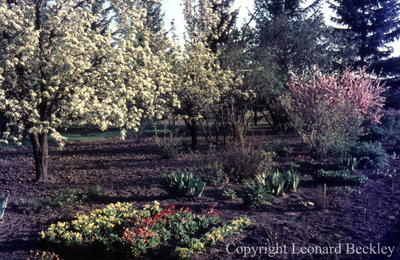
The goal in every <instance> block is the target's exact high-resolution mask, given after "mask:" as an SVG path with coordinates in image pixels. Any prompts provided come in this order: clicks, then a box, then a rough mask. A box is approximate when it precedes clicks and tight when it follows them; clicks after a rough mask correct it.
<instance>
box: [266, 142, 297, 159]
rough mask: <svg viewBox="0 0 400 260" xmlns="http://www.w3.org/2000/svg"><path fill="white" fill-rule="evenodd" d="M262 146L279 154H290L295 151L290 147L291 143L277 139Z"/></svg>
mask: <svg viewBox="0 0 400 260" xmlns="http://www.w3.org/2000/svg"><path fill="white" fill-rule="evenodd" d="M262 148H263V149H264V151H266V152H275V153H276V154H277V155H279V156H288V155H289V154H290V153H291V152H292V151H293V148H292V147H290V145H288V144H286V143H283V142H281V141H280V140H277V139H275V140H272V141H270V142H264V143H263V144H262Z"/></svg>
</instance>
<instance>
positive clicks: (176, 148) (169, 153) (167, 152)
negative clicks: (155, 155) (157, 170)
mask: <svg viewBox="0 0 400 260" xmlns="http://www.w3.org/2000/svg"><path fill="white" fill-rule="evenodd" d="M156 145H157V148H158V152H159V154H160V155H161V157H162V158H165V159H170V158H175V157H177V156H178V154H179V153H180V152H181V151H182V150H183V145H184V144H183V142H182V140H181V139H169V140H168V141H163V142H156Z"/></svg>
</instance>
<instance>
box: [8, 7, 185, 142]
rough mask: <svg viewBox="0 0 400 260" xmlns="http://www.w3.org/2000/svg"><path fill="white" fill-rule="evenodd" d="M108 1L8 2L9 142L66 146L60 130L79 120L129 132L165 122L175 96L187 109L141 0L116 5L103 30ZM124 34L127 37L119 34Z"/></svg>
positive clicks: (175, 104)
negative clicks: (36, 140)
mask: <svg viewBox="0 0 400 260" xmlns="http://www.w3.org/2000/svg"><path fill="white" fill-rule="evenodd" d="M34 2H41V3H40V4H38V3H34ZM103 2H104V1H94V0H47V1H46V0H44V1H29V0H18V1H17V4H8V3H7V1H5V0H2V1H0V111H5V115H6V117H7V118H8V123H7V130H6V131H5V133H4V141H5V140H7V139H8V140H9V139H12V140H14V141H15V142H21V139H22V138H23V136H24V134H25V133H28V134H42V133H49V134H51V135H52V136H53V137H54V138H55V140H56V141H57V142H58V143H59V144H61V145H62V144H63V143H64V142H65V140H64V138H63V137H62V136H61V135H60V134H59V133H58V131H57V129H59V128H60V127H67V126H69V125H71V124H75V123H77V122H79V123H80V124H82V125H84V124H92V125H95V126H98V127H100V128H101V129H103V130H105V129H107V128H108V127H110V126H116V127H119V128H120V129H121V130H122V133H123V135H124V133H125V131H126V130H129V129H136V128H137V127H138V125H139V123H140V121H141V120H142V118H143V117H146V116H157V117H161V116H162V114H163V112H164V111H165V109H164V105H165V104H166V102H170V101H171V100H168V99H171V97H172V101H171V102H172V104H173V105H174V106H179V103H178V102H177V101H176V97H175V96H171V95H170V94H169V93H171V91H172V87H173V82H174V81H175V79H176V76H174V74H173V73H171V65H170V64H169V63H168V62H166V58H165V56H164V54H163V53H161V52H159V53H153V52H152V50H151V49H150V48H149V44H148V41H149V40H150V39H151V32H150V31H149V30H148V29H147V28H145V26H144V21H145V19H146V11H145V10H144V9H140V1H139V0H135V1H112V2H111V4H112V5H115V6H114V10H115V15H116V16H117V17H118V23H116V24H115V25H113V26H114V28H113V29H107V30H105V31H101V30H100V29H99V28H94V27H93V24H95V23H96V22H97V21H99V19H100V18H101V12H100V11H95V10H101V9H102V5H104V3H103ZM38 5H40V6H38ZM96 5H97V6H96ZM38 7H39V8H38ZM94 7H97V8H94ZM38 10H39V11H38ZM116 31H121V32H123V33H121V35H122V36H121V35H120V36H119V37H118V38H117V37H114V36H115V33H114V32H116ZM138 33H140V34H141V35H142V36H143V37H142V38H143V40H142V41H140V42H139V41H138V37H137V35H138ZM166 97H168V99H167V98H166Z"/></svg>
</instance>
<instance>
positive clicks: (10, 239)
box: [0, 135, 400, 259]
mask: <svg viewBox="0 0 400 260" xmlns="http://www.w3.org/2000/svg"><path fill="white" fill-rule="evenodd" d="M278 137H279V138H280V139H281V140H283V141H285V142H288V143H291V144H293V147H295V149H294V151H293V155H295V154H297V155H298V154H300V153H301V152H302V151H303V150H304V147H302V145H301V144H300V142H299V140H298V139H297V138H295V137H294V136H274V135H271V136H267V138H269V139H274V138H278ZM262 138H264V139H265V138H266V137H265V136H257V137H253V139H255V140H254V141H256V142H258V141H261V140H262ZM203 141H204V140H203ZM198 153H199V155H196V156H194V155H193V154H192V153H190V152H183V153H181V154H180V155H178V156H177V157H176V158H172V159H162V158H161V156H160V155H159V154H158V153H157V146H156V145H155V144H154V142H153V140H152V139H151V138H144V139H142V140H141V142H136V139H134V138H128V139H127V140H125V141H122V140H119V139H107V140H101V141H91V142H81V143H69V144H67V145H66V146H65V147H64V149H63V150H61V151H60V150H58V149H57V148H56V147H51V151H50V154H51V162H50V172H51V175H52V179H51V182H50V183H44V184H35V183H33V182H32V181H33V180H34V178H35V175H34V172H33V171H34V163H33V159H32V156H31V151H30V150H29V149H28V148H26V149H25V148H24V149H18V150H6V151H0V167H1V168H0V190H1V192H0V194H1V193H3V192H8V193H10V199H9V205H8V208H7V209H6V212H5V216H4V218H3V220H1V221H0V259H26V258H27V257H28V256H29V255H31V254H32V253H30V251H31V250H33V251H35V250H41V251H44V250H45V251H53V252H55V253H57V254H58V255H60V256H61V257H62V258H63V259H90V258H92V259H96V258H97V259H101V258H102V255H101V254H99V253H98V252H97V253H94V252H90V251H88V250H83V249H81V250H77V251H74V252H73V253H71V252H70V251H68V250H67V251H66V250H63V249H62V248H59V247H51V246H48V245H45V246H44V245H43V244H42V243H40V242H39V237H40V236H39V232H40V231H42V230H47V229H48V228H49V226H50V225H51V224H53V223H57V222H59V221H70V220H72V219H74V218H75V216H76V214H77V213H79V214H88V213H89V212H91V211H93V210H95V209H100V208H103V207H105V206H106V205H107V204H110V203H116V202H129V203H132V204H133V207H135V208H137V209H140V208H142V207H143V206H144V205H145V204H151V203H153V201H155V200H157V201H158V202H160V204H161V206H167V205H176V206H177V207H181V206H184V207H189V208H190V209H191V210H192V211H193V212H195V213H199V214H200V213H202V212H204V211H205V210H206V209H207V208H209V207H215V208H216V209H217V210H221V212H222V216H221V218H222V219H223V221H225V222H226V221H227V220H229V219H232V218H234V217H236V216H240V215H247V216H249V217H250V218H251V219H252V220H253V221H254V223H255V224H254V225H253V226H252V227H250V228H248V229H246V230H244V231H243V232H242V233H240V234H237V235H234V236H231V237H229V238H227V239H225V240H224V242H222V243H218V244H217V245H216V246H214V247H209V248H207V249H205V250H203V251H201V252H200V253H196V254H194V256H193V257H194V258H198V259H216V258H217V259H237V258H241V257H243V253H242V254H237V253H241V250H242V249H244V248H242V247H241V246H265V245H271V246H275V245H276V244H278V245H279V246H282V249H283V246H285V245H286V252H281V254H278V255H276V256H275V259H286V258H288V259H291V258H292V255H293V253H295V254H296V253H298V254H297V255H294V257H295V259H301V258H304V259H310V258H311V257H313V258H315V259H318V258H321V259H336V258H340V259H366V258H368V257H370V258H372V259H375V258H377V257H378V256H382V257H385V255H384V254H383V251H382V248H381V249H380V250H381V251H380V253H381V254H380V255H378V254H373V253H374V251H372V252H371V251H369V254H351V250H350V249H351V248H350V249H349V250H350V251H348V252H347V253H349V254H346V249H347V247H348V246H350V245H354V246H365V247H366V248H370V247H371V243H372V246H375V249H376V250H375V251H377V245H378V243H380V246H397V247H396V250H395V252H394V254H395V256H400V253H399V250H400V249H399V248H400V244H399V237H400V235H399V233H396V232H398V231H399V219H400V178H399V176H398V175H396V176H394V177H393V178H391V179H388V178H385V177H383V176H375V174H373V171H372V170H363V171H361V172H360V173H363V174H365V175H366V176H368V177H369V178H368V180H367V181H366V183H365V184H364V185H363V186H352V187H347V186H329V185H328V187H327V191H326V195H327V198H326V200H325V201H322V202H321V199H322V197H323V195H322V193H323V191H322V190H323V187H322V186H321V185H320V184H318V183H316V182H315V181H314V180H313V178H312V176H311V172H310V174H307V173H306V172H305V173H303V174H302V176H301V180H300V185H299V187H298V189H297V192H289V193H287V194H284V195H283V196H281V197H277V198H276V200H275V202H274V203H273V205H271V206H265V207H262V208H260V209H254V210H249V209H248V208H246V207H245V206H244V205H243V204H242V200H241V199H240V198H236V199H225V198H224V197H223V196H222V193H223V191H224V190H226V189H227V188H231V189H233V190H236V191H237V190H239V186H240V185H234V184H223V185H216V186H210V185H207V186H206V188H205V190H204V192H203V195H202V197H200V198H196V199H191V200H185V199H174V198H172V197H170V196H169V195H168V194H167V193H166V191H164V190H163V189H162V188H161V185H160V184H159V178H160V176H162V175H163V174H165V173H169V172H171V171H176V170H179V169H189V170H193V171H194V172H196V171H197V170H198V168H197V167H199V163H200V161H201V159H200V158H201V156H202V155H205V154H207V153H208V150H207V148H206V146H205V145H204V143H203V146H200V149H199V152H198ZM292 159H293V158H290V157H285V158H278V160H281V161H289V160H292ZM391 167H392V168H397V169H399V168H400V160H398V158H392V159H391ZM202 177H203V179H205V180H206V181H207V176H204V174H203V175H202ZM93 185H99V186H100V187H101V188H102V190H103V194H102V195H101V196H98V197H97V198H96V199H93V200H89V199H82V200H80V201H79V200H77V201H76V202H73V203H65V204H62V205H58V204H57V203H51V205H50V204H49V205H50V206H48V207H46V206H45V205H42V206H40V205H39V206H38V207H37V208H36V209H35V210H33V209H32V208H31V209H30V208H28V209H25V210H23V209H21V206H20V201H21V199H25V200H26V199H28V198H31V199H34V200H37V201H40V200H41V198H45V197H46V196H47V197H46V198H47V199H46V200H45V199H43V200H42V201H47V202H48V201H49V200H50V201H51V200H55V199H57V198H56V197H55V194H58V192H59V191H60V190H62V189H66V188H69V189H75V190H76V191H77V194H86V192H87V191H88V190H90V189H91V187H93ZM79 196H80V195H79ZM49 198H50V199H49ZM58 199H59V198H58ZM43 203H44V202H43ZM323 204H324V205H323ZM54 205H58V206H54ZM339 244H340V246H341V252H340V253H341V254H339V255H336V254H335V253H332V254H319V255H317V254H311V255H307V254H302V253H299V250H301V249H302V248H301V247H304V248H306V249H307V250H313V248H316V247H318V246H320V247H329V246H331V247H338V246H339ZM293 245H295V249H294V252H293ZM227 246H228V248H227ZM304 248H303V249H304ZM227 249H228V252H227ZM373 249H374V248H373ZM163 250H165V248H163V246H161V247H159V248H158V249H155V250H153V251H151V252H149V253H148V254H147V255H146V256H145V257H146V258H154V259H156V258H159V257H160V252H163ZM235 252H236V253H235ZM260 252H261V251H258V253H257V254H258V255H260V254H262V252H261V253H260ZM263 252H265V251H263ZM231 253H232V254H231ZM162 255H163V257H164V256H166V255H168V254H162ZM395 256H392V259H396V258H394V257H395ZM103 257H104V255H103ZM111 257H112V255H111V256H110V255H107V258H111ZM171 257H172V256H171Z"/></svg>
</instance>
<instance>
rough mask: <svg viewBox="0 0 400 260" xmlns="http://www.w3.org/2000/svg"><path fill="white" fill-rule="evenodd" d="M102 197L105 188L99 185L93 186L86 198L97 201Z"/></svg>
mask: <svg viewBox="0 0 400 260" xmlns="http://www.w3.org/2000/svg"><path fill="white" fill-rule="evenodd" d="M101 195H103V188H102V187H101V186H100V185H99V184H96V185H93V186H92V187H90V189H89V190H88V191H87V192H86V197H87V198H88V199H91V200H94V199H97V198H99V197H100V196H101Z"/></svg>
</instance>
